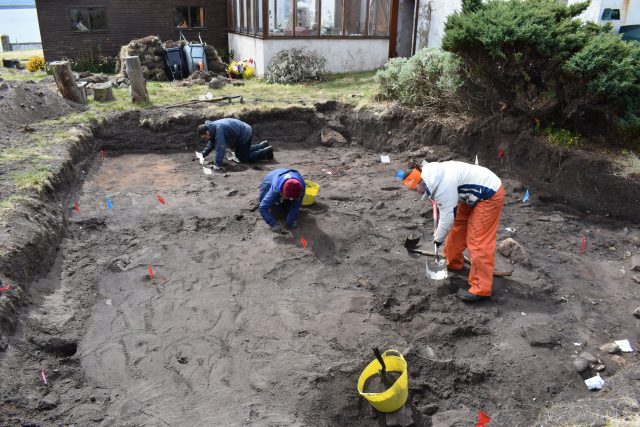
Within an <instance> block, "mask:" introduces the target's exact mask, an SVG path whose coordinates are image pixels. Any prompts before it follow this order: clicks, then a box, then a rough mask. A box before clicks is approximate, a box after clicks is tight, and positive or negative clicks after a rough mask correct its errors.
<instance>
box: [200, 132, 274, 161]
mask: <svg viewBox="0 0 640 427" xmlns="http://www.w3.org/2000/svg"><path fill="white" fill-rule="evenodd" d="M196 133H197V135H198V137H199V138H200V139H201V140H202V141H203V142H206V143H207V146H206V147H205V148H204V151H203V152H202V157H207V156H208V155H209V153H211V152H212V151H213V149H214V148H215V150H216V158H215V160H214V162H213V170H216V171H219V170H220V168H221V167H222V163H223V161H224V155H225V152H226V150H227V147H229V148H230V149H231V150H233V152H234V153H235V154H236V157H237V158H238V160H240V161H241V162H242V163H251V162H256V161H258V160H272V159H273V148H271V147H270V146H269V144H268V143H267V142H266V141H265V142H262V143H260V144H256V145H251V138H252V137H253V131H252V130H251V126H249V125H248V124H246V123H245V122H243V121H241V120H238V119H220V120H215V121H213V122H212V121H209V120H207V121H206V122H205V123H204V124H202V125H200V126H198V129H197V131H196Z"/></svg>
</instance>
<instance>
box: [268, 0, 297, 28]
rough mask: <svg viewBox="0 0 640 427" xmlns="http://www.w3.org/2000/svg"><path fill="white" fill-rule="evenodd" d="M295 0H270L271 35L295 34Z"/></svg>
mask: <svg viewBox="0 0 640 427" xmlns="http://www.w3.org/2000/svg"><path fill="white" fill-rule="evenodd" d="M293 1H294V0H269V35H271V36H291V35H293Z"/></svg>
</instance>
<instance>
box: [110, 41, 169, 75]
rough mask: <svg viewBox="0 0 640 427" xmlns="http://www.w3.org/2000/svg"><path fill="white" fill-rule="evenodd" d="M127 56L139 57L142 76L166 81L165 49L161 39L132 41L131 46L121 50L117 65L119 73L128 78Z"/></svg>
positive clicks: (123, 47)
mask: <svg viewBox="0 0 640 427" xmlns="http://www.w3.org/2000/svg"><path fill="white" fill-rule="evenodd" d="M127 56H137V57H139V58H140V63H141V65H142V75H143V76H144V78H145V79H147V80H157V81H166V80H167V75H166V74H165V62H164V47H162V43H161V42H160V39H159V38H158V37H156V36H147V37H144V38H141V39H136V40H131V41H130V42H129V44H127V45H125V46H122V47H121V48H120V53H119V54H118V61H117V63H116V70H117V72H118V73H119V74H120V75H122V76H124V77H127V70H126V65H125V58H126V57H127Z"/></svg>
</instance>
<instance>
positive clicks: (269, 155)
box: [264, 147, 274, 160]
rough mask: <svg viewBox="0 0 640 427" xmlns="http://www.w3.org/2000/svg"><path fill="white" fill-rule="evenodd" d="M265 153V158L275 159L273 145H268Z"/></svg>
mask: <svg viewBox="0 0 640 427" xmlns="http://www.w3.org/2000/svg"><path fill="white" fill-rule="evenodd" d="M264 155H265V157H264V158H265V159H267V160H273V158H274V156H273V148H272V147H267V148H265V149H264Z"/></svg>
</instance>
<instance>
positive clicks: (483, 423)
mask: <svg viewBox="0 0 640 427" xmlns="http://www.w3.org/2000/svg"><path fill="white" fill-rule="evenodd" d="M490 422H491V418H489V416H488V415H487V414H485V413H484V412H482V411H478V424H476V427H487V424H489V423H490Z"/></svg>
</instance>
